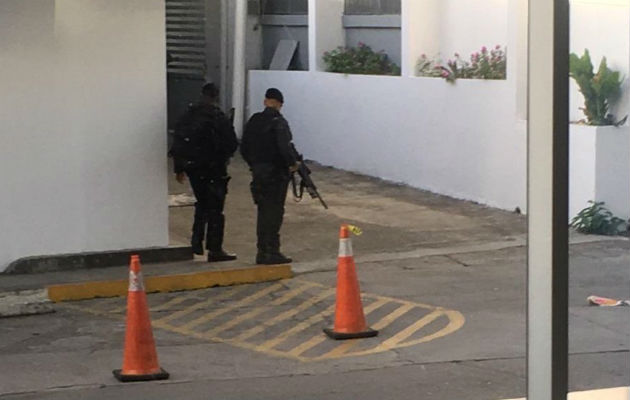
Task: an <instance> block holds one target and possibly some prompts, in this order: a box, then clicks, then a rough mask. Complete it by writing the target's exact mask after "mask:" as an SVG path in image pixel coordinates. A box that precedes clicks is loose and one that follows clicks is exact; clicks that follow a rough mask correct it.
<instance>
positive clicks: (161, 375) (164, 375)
mask: <svg viewBox="0 0 630 400" xmlns="http://www.w3.org/2000/svg"><path fill="white" fill-rule="evenodd" d="M112 372H113V374H114V377H115V378H116V379H118V380H119V381H121V382H144V381H161V380H164V379H168V377H169V376H170V375H169V373H168V372H166V371H164V370H163V369H160V372H158V373H155V374H148V375H123V374H122V371H121V370H119V369H115V370H114V371H112Z"/></svg>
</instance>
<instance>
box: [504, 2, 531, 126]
mask: <svg viewBox="0 0 630 400" xmlns="http://www.w3.org/2000/svg"><path fill="white" fill-rule="evenodd" d="M527 11H528V10H527V0H509V6H508V21H509V22H508V33H509V42H508V46H507V53H508V65H507V74H508V80H509V81H510V83H511V85H513V86H514V88H515V95H516V117H517V118H518V119H519V120H526V119H527Z"/></svg>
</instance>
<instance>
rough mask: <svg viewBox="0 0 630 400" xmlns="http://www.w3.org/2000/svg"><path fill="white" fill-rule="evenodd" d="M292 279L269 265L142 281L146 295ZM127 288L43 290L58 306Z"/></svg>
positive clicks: (117, 284)
mask: <svg viewBox="0 0 630 400" xmlns="http://www.w3.org/2000/svg"><path fill="white" fill-rule="evenodd" d="M292 277H293V272H292V271H291V266H290V265H273V266H255V267H251V268H241V269H224V270H212V271H202V272H193V273H188V274H177V275H159V276H148V277H146V278H145V280H144V283H145V290H146V292H147V293H155V292H162V293H165V292H176V291H181V290H197V289H206V288H210V287H214V286H232V285H240V284H247V283H259V282H270V281H277V280H281V279H289V278H292ZM128 288H129V282H128V281H127V280H115V281H100V282H82V283H69V284H62V285H52V286H49V287H48V288H47V289H48V298H49V299H50V300H51V301H54V302H56V303H58V302H61V301H71V300H88V299H95V298H101V297H118V296H125V295H126V294H127V290H128Z"/></svg>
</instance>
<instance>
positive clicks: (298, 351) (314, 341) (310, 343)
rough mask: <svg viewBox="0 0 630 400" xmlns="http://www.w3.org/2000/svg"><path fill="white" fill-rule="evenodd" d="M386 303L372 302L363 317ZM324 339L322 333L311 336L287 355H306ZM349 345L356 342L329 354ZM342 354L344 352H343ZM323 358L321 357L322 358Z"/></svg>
mask: <svg viewBox="0 0 630 400" xmlns="http://www.w3.org/2000/svg"><path fill="white" fill-rule="evenodd" d="M387 303H389V300H387V299H377V300H375V301H373V302H372V303H370V304H369V305H368V306H367V307H365V309H364V310H363V312H364V313H365V315H369V314H370V313H371V312H373V311H374V310H377V309H379V308H381V307H382V306H384V305H385V304H387ZM326 339H328V338H327V336H326V335H325V334H324V333H323V332H322V333H321V334H319V335H316V336H313V337H312V338H310V339H309V340H307V341H306V342H304V343H302V344H300V345H299V346H297V347H295V348H293V349H291V350H289V352H288V353H289V354H290V355H292V356H300V355H302V354H304V353H306V352H307V351H308V350H310V349H312V348H313V347H315V346H317V345H318V344H320V343H322V342H325V341H326ZM350 343H353V344H356V342H355V341H354V340H351V341H348V342H346V343H344V344H342V345H340V346H338V347H336V348H335V349H334V350H333V351H331V352H330V353H332V352H334V351H335V350H336V349H339V348H341V347H343V346H348V344H350ZM343 352H345V350H344V351H343ZM324 356H325V355H324ZM324 356H322V357H324ZM318 358H319V357H318Z"/></svg>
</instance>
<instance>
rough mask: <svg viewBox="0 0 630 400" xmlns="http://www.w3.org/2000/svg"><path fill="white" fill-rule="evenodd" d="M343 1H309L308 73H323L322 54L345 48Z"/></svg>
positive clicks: (324, 67)
mask: <svg viewBox="0 0 630 400" xmlns="http://www.w3.org/2000/svg"><path fill="white" fill-rule="evenodd" d="M344 4H345V3H344V0H309V2H308V40H309V44H308V52H309V55H308V64H309V70H310V71H325V70H326V65H325V64H324V61H323V60H322V56H323V55H324V52H326V51H330V50H333V49H335V48H337V47H339V46H345V44H346V33H345V30H344V29H343V22H342V18H343V12H344Z"/></svg>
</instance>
